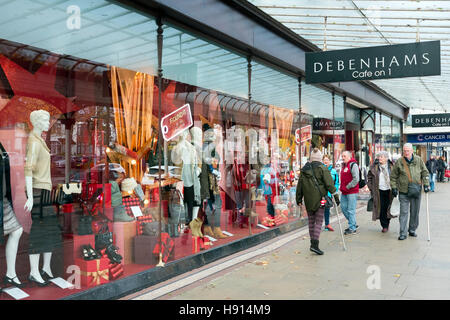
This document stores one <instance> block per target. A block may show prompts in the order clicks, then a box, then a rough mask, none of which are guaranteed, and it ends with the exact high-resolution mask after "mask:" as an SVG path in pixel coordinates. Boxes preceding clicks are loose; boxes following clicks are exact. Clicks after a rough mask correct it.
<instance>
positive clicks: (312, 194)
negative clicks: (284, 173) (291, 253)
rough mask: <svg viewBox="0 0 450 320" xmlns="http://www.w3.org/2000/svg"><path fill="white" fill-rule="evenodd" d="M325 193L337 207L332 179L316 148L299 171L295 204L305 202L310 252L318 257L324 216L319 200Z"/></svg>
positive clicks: (336, 195)
mask: <svg viewBox="0 0 450 320" xmlns="http://www.w3.org/2000/svg"><path fill="white" fill-rule="evenodd" d="M327 192H330V193H331V194H332V195H333V196H334V198H335V200H336V203H337V205H339V196H338V193H337V189H336V187H335V186H334V181H333V178H331V174H330V171H328V170H327V168H325V166H324V165H323V164H322V152H320V150H319V149H318V148H314V150H313V151H312V152H311V156H310V158H309V162H307V163H306V164H305V166H304V167H303V168H302V170H301V173H300V178H299V180H298V183H297V190H296V202H297V205H299V206H300V205H301V204H302V203H303V199H304V200H305V207H306V212H307V213H308V226H309V235H310V238H311V247H310V250H311V251H313V252H315V253H317V254H318V255H322V254H323V251H322V250H320V249H319V237H320V231H321V229H322V223H323V214H324V206H323V205H322V203H321V200H322V199H323V198H324V196H325V195H327Z"/></svg>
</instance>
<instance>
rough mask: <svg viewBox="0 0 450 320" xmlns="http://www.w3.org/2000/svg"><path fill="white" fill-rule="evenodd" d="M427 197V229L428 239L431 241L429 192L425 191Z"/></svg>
mask: <svg viewBox="0 0 450 320" xmlns="http://www.w3.org/2000/svg"><path fill="white" fill-rule="evenodd" d="M425 197H426V198H427V230H428V241H430V240H431V239H430V210H429V207H428V192H427V193H425Z"/></svg>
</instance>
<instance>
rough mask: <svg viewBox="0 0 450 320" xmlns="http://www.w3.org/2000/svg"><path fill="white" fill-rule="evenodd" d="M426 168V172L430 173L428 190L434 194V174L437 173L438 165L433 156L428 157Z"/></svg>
mask: <svg viewBox="0 0 450 320" xmlns="http://www.w3.org/2000/svg"><path fill="white" fill-rule="evenodd" d="M426 167H427V170H428V172H429V173H430V189H431V192H434V185H435V183H436V173H437V169H438V163H437V161H436V159H435V156H434V155H433V154H432V155H431V156H430V159H429V160H428V161H427V164H426Z"/></svg>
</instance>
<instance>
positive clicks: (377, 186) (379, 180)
mask: <svg viewBox="0 0 450 320" xmlns="http://www.w3.org/2000/svg"><path fill="white" fill-rule="evenodd" d="M392 167H393V163H392V162H391V160H389V154H388V153H387V152H386V151H381V152H380V153H378V154H377V156H376V160H375V162H374V163H373V164H372V165H371V166H370V169H369V173H368V174H367V186H368V187H369V190H370V193H371V195H372V199H373V210H372V220H373V221H376V220H378V219H379V220H380V224H381V228H382V230H381V232H383V233H386V232H388V230H389V222H390V220H391V219H392V218H395V217H394V216H392V215H391V205H392V200H393V199H394V197H393V196H392V192H391V183H390V175H391V170H392Z"/></svg>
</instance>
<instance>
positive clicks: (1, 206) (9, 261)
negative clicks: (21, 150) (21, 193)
mask: <svg viewBox="0 0 450 320" xmlns="http://www.w3.org/2000/svg"><path fill="white" fill-rule="evenodd" d="M0 149H1V159H0V190H1V192H2V198H1V199H2V200H1V203H0V212H1V221H0V222H1V227H0V231H1V234H0V240H1V241H0V242H3V235H9V236H8V242H7V244H6V275H5V277H4V278H3V283H4V284H5V285H8V284H10V285H13V286H16V287H19V288H20V287H22V283H21V282H20V280H19V278H17V274H16V257H17V249H18V247H19V240H20V237H21V236H22V232H23V228H22V226H21V225H20V223H19V222H18V221H17V218H16V215H15V214H14V211H13V207H12V196H11V179H10V166H9V157H8V153H7V152H6V150H5V149H4V147H3V145H2V144H1V143H0Z"/></svg>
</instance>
